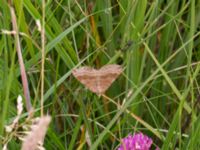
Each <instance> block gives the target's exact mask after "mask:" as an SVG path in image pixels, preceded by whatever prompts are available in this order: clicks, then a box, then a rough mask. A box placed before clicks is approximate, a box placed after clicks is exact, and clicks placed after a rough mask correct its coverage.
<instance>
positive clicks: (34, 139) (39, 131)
mask: <svg viewBox="0 0 200 150" xmlns="http://www.w3.org/2000/svg"><path fill="white" fill-rule="evenodd" d="M50 121H51V117H50V116H44V117H41V118H40V119H39V121H38V123H37V124H36V125H33V127H32V131H31V132H30V134H29V135H27V136H26V137H25V139H24V142H23V144H22V150H36V149H37V148H38V146H41V145H43V141H44V137H45V134H46V131H47V128H48V125H49V123H50Z"/></svg>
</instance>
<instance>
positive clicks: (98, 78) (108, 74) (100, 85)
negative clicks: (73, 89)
mask: <svg viewBox="0 0 200 150" xmlns="http://www.w3.org/2000/svg"><path fill="white" fill-rule="evenodd" d="M121 73H122V67H121V66H120V65H115V64H114V65H106V66H103V67H102V68H100V69H98V70H97V69H94V68H91V67H88V66H85V67H81V68H79V69H74V70H73V71H72V74H73V75H74V77H76V79H77V80H79V81H80V82H81V83H82V84H83V85H85V86H86V87H87V88H88V89H89V90H91V91H92V92H94V93H96V94H98V95H102V94H104V93H105V91H106V90H107V89H108V88H109V87H110V86H111V84H112V83H113V82H114V81H115V80H116V79H117V77H118V76H119V75H120V74H121Z"/></svg>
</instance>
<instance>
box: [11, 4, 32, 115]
mask: <svg viewBox="0 0 200 150" xmlns="http://www.w3.org/2000/svg"><path fill="white" fill-rule="evenodd" d="M10 11H11V17H12V26H13V31H14V32H15V33H16V34H14V36H15V42H16V50H17V55H18V60H19V65H20V71H21V78H22V84H23V89H24V96H25V99H26V109H27V111H28V112H31V110H32V105H31V101H30V93H29V87H28V80H27V76H26V71H25V67H24V62H23V57H22V52H21V46H20V41H19V34H18V33H19V32H18V27H17V21H16V16H15V11H14V9H13V7H10Z"/></svg>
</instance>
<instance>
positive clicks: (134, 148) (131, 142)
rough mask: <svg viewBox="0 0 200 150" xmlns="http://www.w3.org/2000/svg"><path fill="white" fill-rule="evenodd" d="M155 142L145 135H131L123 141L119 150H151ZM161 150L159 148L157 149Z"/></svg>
mask: <svg viewBox="0 0 200 150" xmlns="http://www.w3.org/2000/svg"><path fill="white" fill-rule="evenodd" d="M152 143H153V141H152V139H151V138H149V137H148V136H146V135H144V134H143V133H137V134H134V135H129V136H128V137H126V138H123V139H122V144H121V145H120V146H119V148H118V150H150V147H151V145H152ZM156 150H159V148H156Z"/></svg>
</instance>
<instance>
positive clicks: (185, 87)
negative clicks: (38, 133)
mask: <svg viewBox="0 0 200 150" xmlns="http://www.w3.org/2000/svg"><path fill="white" fill-rule="evenodd" d="M12 7H13V8H14V14H15V16H16V24H15V25H13V23H14V20H13V17H14V16H13V15H12V14H11V8H12ZM199 24H200V1H199V0H181V1H179V0H96V1H95V0H48V1H46V2H44V0H43V1H42V0H34V1H33V0H13V1H7V0H0V32H1V34H0V106H1V107H0V139H1V141H2V142H1V147H0V148H2V146H3V145H4V144H6V143H7V144H8V149H10V150H15V149H20V147H21V141H20V140H19V139H18V138H17V137H19V136H20V133H21V132H19V130H20V129H19V130H15V131H13V132H12V134H9V136H8V135H7V133H6V132H5V129H4V127H5V125H8V124H10V123H11V122H12V121H13V119H14V117H15V116H16V114H17V108H16V104H17V102H16V99H17V96H18V95H24V94H23V91H26V92H27V93H26V94H28V93H30V98H31V103H32V105H33V108H34V109H35V113H34V116H35V117H36V116H40V115H42V114H43V112H44V114H49V115H51V116H52V121H51V124H50V126H49V129H48V132H47V135H46V137H45V141H44V147H45V148H46V149H48V150H51V149H52V150H55V149H58V150H66V149H67V150H74V149H83V150H84V149H91V150H92V149H108V150H111V149H117V147H118V146H119V144H120V139H121V138H123V137H126V136H127V135H128V134H132V133H136V132H143V133H145V134H146V135H148V136H149V137H151V138H152V139H153V140H154V144H153V147H156V146H159V147H160V148H161V149H162V150H168V149H171V150H172V149H179V150H186V149H187V150H199V149H200V140H199V138H200V116H199V112H200V87H199V86H200V85H199V84H200V77H199V71H200V44H199V43H200V26H199ZM15 27H16V29H15ZM44 28H45V32H43V31H44V30H43V29H44ZM13 30H14V31H13ZM18 31H19V32H18ZM18 41H19V43H18ZM19 45H20V46H21V47H18V46H19ZM20 51H21V54H22V58H20V57H19V54H20ZM22 60H23V62H22ZM19 61H20V63H21V65H22V66H23V65H24V66H25V70H26V73H27V81H28V86H29V89H28V88H27V86H25V85H23V84H22V80H24V83H27V82H26V80H25V78H24V74H23V68H21V72H20V65H19ZM106 64H120V65H122V66H123V69H124V71H123V74H122V75H121V76H120V77H119V78H118V79H117V80H116V81H115V83H114V84H113V85H112V87H110V88H109V90H108V91H107V92H106V93H105V95H104V96H101V97H99V96H97V95H96V94H94V93H91V92H90V91H89V90H87V89H86V88H85V87H84V86H83V85H81V84H80V83H79V82H78V81H77V80H76V79H75V78H74V77H73V76H72V74H71V72H72V70H73V69H74V68H77V67H81V66H85V65H87V66H92V67H95V68H100V67H101V66H103V65H106ZM21 77H22V79H21ZM28 99H29V98H28V96H27V95H25V97H24V98H23V100H24V104H27V101H28ZM127 110H128V111H127ZM27 115H28V113H27V110H24V112H23V114H22V116H21V118H20V123H21V124H23V123H26V122H25V120H26V118H27Z"/></svg>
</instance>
